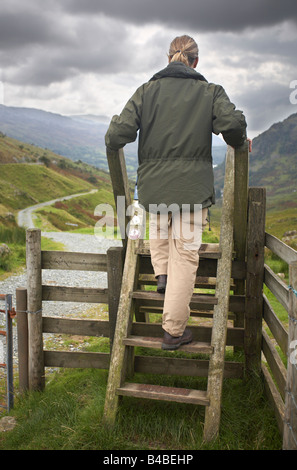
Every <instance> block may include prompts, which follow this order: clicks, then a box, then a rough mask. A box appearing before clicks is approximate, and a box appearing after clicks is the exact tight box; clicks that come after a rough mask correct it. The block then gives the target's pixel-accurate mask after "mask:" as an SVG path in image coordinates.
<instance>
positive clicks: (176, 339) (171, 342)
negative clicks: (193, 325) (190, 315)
mask: <svg viewBox="0 0 297 470" xmlns="http://www.w3.org/2000/svg"><path fill="white" fill-rule="evenodd" d="M192 341H193V335H192V333H191V331H190V330H188V329H187V328H186V329H185V331H184V333H183V335H182V336H171V335H170V334H169V333H167V331H165V333H164V337H163V342H162V349H166V350H170V351H172V350H175V349H178V348H179V347H180V346H181V345H182V344H189V343H191V342H192Z"/></svg>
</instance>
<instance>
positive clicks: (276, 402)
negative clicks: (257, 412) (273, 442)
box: [262, 364, 285, 434]
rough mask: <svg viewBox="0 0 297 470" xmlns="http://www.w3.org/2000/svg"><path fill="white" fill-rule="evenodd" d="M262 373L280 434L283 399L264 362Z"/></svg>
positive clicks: (282, 425)
mask: <svg viewBox="0 0 297 470" xmlns="http://www.w3.org/2000/svg"><path fill="white" fill-rule="evenodd" d="M262 373H263V381H264V388H265V392H266V396H267V397H268V400H269V402H270V403H271V405H272V407H273V409H274V413H275V417H276V420H277V424H278V428H279V431H280V433H281V434H283V431H284V414H285V405H284V402H283V399H282V397H281V395H280V393H279V391H278V389H277V387H276V385H275V383H274V381H273V379H272V377H271V375H270V373H269V371H268V369H267V367H266V366H265V364H262Z"/></svg>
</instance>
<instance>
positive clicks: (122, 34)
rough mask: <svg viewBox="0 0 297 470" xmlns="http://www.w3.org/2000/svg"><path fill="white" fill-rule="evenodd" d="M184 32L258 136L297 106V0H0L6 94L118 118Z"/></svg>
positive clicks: (3, 99)
mask: <svg viewBox="0 0 297 470" xmlns="http://www.w3.org/2000/svg"><path fill="white" fill-rule="evenodd" d="M181 34H189V35H190V36H192V37H193V38H194V39H195V40H196V41H197V43H198V46H199V56H200V59H199V64H198V69H197V70H199V71H200V72H201V73H202V74H203V75H204V76H205V77H206V78H207V80H208V81H209V82H214V83H219V84H221V85H223V86H224V88H225V90H226V92H227V93H228V95H229V97H230V99H231V101H233V102H234V103H235V104H236V106H237V108H239V109H242V110H243V111H244V113H245V115H246V118H247V122H248V133H249V135H250V136H251V137H255V136H256V135H258V134H259V133H260V132H262V131H264V130H266V129H267V128H268V127H269V126H270V125H271V124H273V123H274V122H278V121H281V120H283V119H285V118H286V117H288V116H289V115H290V114H293V113H296V112H297V104H294V103H293V102H290V95H291V94H292V92H293V91H294V89H292V88H290V84H292V82H293V81H294V80H296V81H297V60H296V58H297V53H296V52H297V47H296V46H297V2H296V0H249V1H245V2H241V1H239V0H182V1H180V0H149V1H148V0H46V1H43V0H1V7H0V104H5V105H7V106H24V107H34V108H39V109H43V110H46V111H51V112H54V113H60V114H64V115H70V114H96V115H104V116H107V117H108V118H110V117H111V116H112V115H113V114H118V113H120V111H121V109H122V107H123V106H124V105H125V103H126V101H127V100H128V99H129V97H130V96H131V95H132V93H133V92H134V91H135V89H136V88H137V87H138V86H140V85H141V84H142V83H144V82H146V81H147V80H149V79H150V78H151V76H152V75H153V74H154V73H155V72H156V71H158V70H159V69H161V68H163V67H165V66H166V64H167V56H166V54H167V52H168V48H169V44H170V42H171V40H172V39H173V38H174V37H175V36H178V35H181ZM296 83H297V82H296ZM296 88H297V86H296ZM295 97H296V93H295ZM291 101H292V100H291ZM295 101H296V99H295Z"/></svg>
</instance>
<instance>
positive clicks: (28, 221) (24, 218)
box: [17, 189, 98, 228]
mask: <svg viewBox="0 0 297 470" xmlns="http://www.w3.org/2000/svg"><path fill="white" fill-rule="evenodd" d="M97 191H98V189H92V190H91V191H87V192H86V193H79V194H71V195H70V196H64V197H59V198H57V199H53V200H51V201H46V202H40V203H39V204H35V205H34V206H29V207H26V208H25V209H23V210H21V211H20V212H19V213H18V218H17V223H18V225H19V226H20V227H24V228H34V227H35V225H34V220H33V219H34V216H33V212H34V211H36V210H37V209H40V208H41V207H45V206H51V205H52V204H55V202H59V201H66V200H68V199H73V198H75V197H79V196H85V195H86V194H92V193H96V192H97Z"/></svg>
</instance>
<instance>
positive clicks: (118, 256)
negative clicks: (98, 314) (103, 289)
mask: <svg viewBox="0 0 297 470" xmlns="http://www.w3.org/2000/svg"><path fill="white" fill-rule="evenodd" d="M107 259H108V271H107V280H108V314H109V325H110V343H111V344H112V343H113V338H114V332H115V327H116V322H117V314H118V306H119V301H120V295H121V286H122V276H123V266H124V260H123V248H122V247H111V248H109V250H108V251H107Z"/></svg>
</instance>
